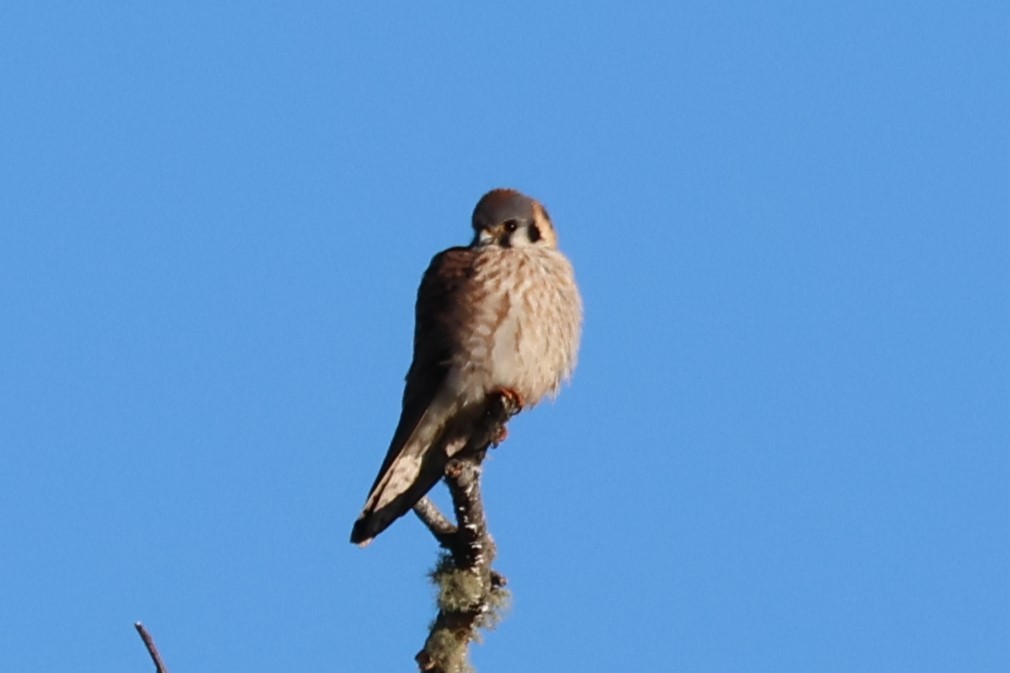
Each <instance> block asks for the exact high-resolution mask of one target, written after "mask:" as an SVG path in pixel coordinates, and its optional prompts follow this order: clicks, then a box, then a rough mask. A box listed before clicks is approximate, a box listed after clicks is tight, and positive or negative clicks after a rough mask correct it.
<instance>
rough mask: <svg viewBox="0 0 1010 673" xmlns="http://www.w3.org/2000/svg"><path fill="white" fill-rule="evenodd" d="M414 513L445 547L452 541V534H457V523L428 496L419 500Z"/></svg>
mask: <svg viewBox="0 0 1010 673" xmlns="http://www.w3.org/2000/svg"><path fill="white" fill-rule="evenodd" d="M414 514H416V515H417V518H418V519H420V520H421V521H422V522H423V523H424V525H425V526H427V527H428V530H429V531H431V534H432V535H434V536H435V539H436V540H438V543H439V544H440V545H442V546H443V547H445V546H446V545H447V544H450V543H451V542H450V541H451V539H452V536H453V535H455V534H456V525H455V524H453V522H451V521H449V518H448V517H446V515H445V514H442V512H441V511H439V509H438V506H437V505H435V503H433V502H432V501H431V499H430V498H429V497H428V496H424V497H423V498H421V499H420V500H418V501H417V504H416V505H414Z"/></svg>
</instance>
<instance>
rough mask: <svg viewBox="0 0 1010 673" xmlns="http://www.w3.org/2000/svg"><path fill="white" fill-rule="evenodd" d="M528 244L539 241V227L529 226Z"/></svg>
mask: <svg viewBox="0 0 1010 673" xmlns="http://www.w3.org/2000/svg"><path fill="white" fill-rule="evenodd" d="M529 237H530V243H536V242H537V241H539V240H540V227H538V226H537V225H535V224H531V225H530V230H529Z"/></svg>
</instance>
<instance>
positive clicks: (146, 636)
mask: <svg viewBox="0 0 1010 673" xmlns="http://www.w3.org/2000/svg"><path fill="white" fill-rule="evenodd" d="M133 626H134V627H135V628H136V629H137V633H139V634H140V639H141V640H143V641H144V646H145V647H147V653H148V654H150V655H151V660H152V661H153V662H154V670H155V673H168V667H167V666H165V662H164V661H162V660H161V654H159V653H158V646H157V645H155V644H154V638H152V637H151V634H150V633H148V631H147V629H146V628H144V625H143V624H141V623H140V622H137V623H136V624H134V625H133Z"/></svg>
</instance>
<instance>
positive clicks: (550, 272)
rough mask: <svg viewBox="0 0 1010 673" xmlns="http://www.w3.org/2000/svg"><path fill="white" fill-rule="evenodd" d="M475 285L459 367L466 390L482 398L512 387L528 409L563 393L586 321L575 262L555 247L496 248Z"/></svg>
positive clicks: (480, 263) (480, 261) (483, 259)
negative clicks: (575, 275) (551, 396)
mask: <svg viewBox="0 0 1010 673" xmlns="http://www.w3.org/2000/svg"><path fill="white" fill-rule="evenodd" d="M469 285H470V288H469V291H468V292H467V293H465V294H466V302H465V305H464V306H461V307H460V308H461V312H460V318H461V320H460V324H461V327H462V332H463V334H461V336H462V337H463V338H462V339H461V344H460V346H461V348H460V350H459V352H458V354H457V355H458V357H457V358H455V362H454V367H453V369H454V373H455V375H456V376H455V377H454V378H456V379H457V385H458V386H459V387H458V389H459V390H460V392H461V393H463V394H464V395H465V396H466V397H470V398H472V399H474V400H478V399H482V398H483V397H484V395H486V394H487V392H488V391H490V390H493V389H495V388H509V389H512V390H514V391H516V392H517V393H519V395H520V396H522V398H523V400H524V402H525V403H526V404H527V405H532V404H536V403H537V402H539V401H540V400H541V399H542V398H543V397H545V396H546V395H553V394H556V393H557V391H558V388H559V387H560V384H561V382H562V381H563V380H564V379H566V378H568V377H569V376H570V375H571V373H572V370H573V369H574V367H575V359H576V354H577V352H578V346H579V336H580V334H579V333H580V330H581V323H582V301H581V298H580V296H579V292H578V288H577V287H576V285H575V278H574V274H573V271H572V267H571V264H570V263H569V262H568V260H567V259H566V258H565V257H564V255H562V254H561V253H560V252H559V251H557V250H554V249H547V248H509V249H498V248H496V249H489V250H487V251H483V252H482V253H481V254H480V255H478V257H477V258H476V260H475V264H474V273H473V276H472V282H471V283H470V284H469Z"/></svg>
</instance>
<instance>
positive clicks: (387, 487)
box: [351, 248, 474, 544]
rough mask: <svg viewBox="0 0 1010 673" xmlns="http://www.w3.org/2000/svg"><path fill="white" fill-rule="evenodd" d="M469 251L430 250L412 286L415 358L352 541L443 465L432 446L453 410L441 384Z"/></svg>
mask: <svg viewBox="0 0 1010 673" xmlns="http://www.w3.org/2000/svg"><path fill="white" fill-rule="evenodd" d="M473 260H474V251H473V250H472V249H470V248H450V249H448V250H445V251H443V252H441V253H439V254H438V255H436V256H435V257H434V258H433V259H432V260H431V264H430V265H429V266H428V270H427V271H426V272H425V273H424V277H423V278H422V279H421V286H420V288H419V289H418V292H417V305H416V309H415V313H416V315H415V328H414V360H413V362H412V363H411V365H410V370H409V371H408V372H407V383H406V387H405V388H404V391H403V410H402V412H401V414H400V422H399V423H398V424H397V427H396V432H395V433H393V440H392V442H390V445H389V451H388V452H387V453H386V458H385V460H383V462H382V467H381V468H380V469H379V474H378V476H377V477H376V479H375V483H374V484H373V485H372V490H371V492H370V493H369V495H368V499H367V500H366V501H365V507H364V509H363V510H362V512H361V515H360V516H359V517H358V520H357V521H355V522H354V529H353V531H352V532H351V541H352V542H354V543H356V544H367V543H368V542H369V541H370V540H371V539H372V538H374V537H375V536H376V535H378V534H379V533H380V532H382V531H383V530H384V529H385V528H386V527H387V526H389V525H390V524H391V523H392V522H393V521H395V520H396V519H397V518H398V517H400V516H403V515H404V514H406V513H407V512H408V511H410V509H411V508H412V507H413V506H414V504H415V503H416V502H417V501H418V500H420V499H421V497H422V496H424V494H425V493H427V492H428V491H429V490H431V487H432V486H434V485H435V484H436V483H438V480H439V479H440V478H441V476H442V471H443V469H444V467H445V460H446V459H445V455H444V453H443V452H442V451H430V450H429V449H430V448H431V447H432V444H434V443H435V442H436V441H437V440H438V439H439V437H440V436H441V435H442V433H443V431H444V430H445V427H446V424H447V423H449V421H450V420H451V419H452V418H453V416H454V415H455V414H456V412H457V411H458V410H459V403H458V401H457V399H456V395H455V394H454V393H453V391H449V390H445V387H444V384H445V380H446V376H447V374H448V373H449V369H450V366H451V361H452V356H453V353H454V352H456V350H457V349H458V348H459V343H458V339H459V329H458V327H459V323H460V321H461V320H465V311H464V304H465V302H464V301H463V296H464V294H465V292H466V290H467V286H468V283H469V281H470V278H471V277H472V275H473Z"/></svg>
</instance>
